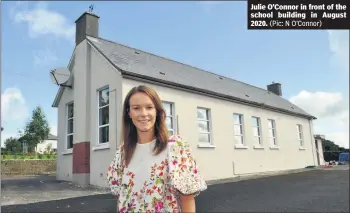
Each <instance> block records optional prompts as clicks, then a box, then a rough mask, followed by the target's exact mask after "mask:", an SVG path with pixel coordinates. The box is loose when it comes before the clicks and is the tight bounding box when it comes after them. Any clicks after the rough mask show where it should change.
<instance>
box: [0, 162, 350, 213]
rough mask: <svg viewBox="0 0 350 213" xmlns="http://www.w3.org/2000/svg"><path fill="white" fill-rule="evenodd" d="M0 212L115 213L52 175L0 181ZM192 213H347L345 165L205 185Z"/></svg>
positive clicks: (97, 192) (88, 191) (106, 199)
mask: <svg viewBox="0 0 350 213" xmlns="http://www.w3.org/2000/svg"><path fill="white" fill-rule="evenodd" d="M1 185H2V193H1V194H2V201H1V204H2V207H1V212H115V200H114V197H113V196H112V195H110V194H108V193H106V190H104V189H98V188H93V187H83V188H82V187H77V186H74V185H72V184H70V183H67V182H58V181H55V180H54V177H50V176H46V177H45V176H43V177H35V178H16V179H5V180H4V179H2V183H1ZM196 205H197V212H349V167H338V168H333V169H317V170H310V171H306V172H300V173H295V174H286V175H278V176H271V177H263V178H259V179H253V180H244V181H239V182H232V183H225V184H217V185H210V186H209V187H208V190H207V191H205V192H203V193H202V194H201V195H200V196H199V197H198V198H197V199H196Z"/></svg>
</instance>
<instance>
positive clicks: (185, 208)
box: [180, 195, 196, 212]
mask: <svg viewBox="0 0 350 213" xmlns="http://www.w3.org/2000/svg"><path fill="white" fill-rule="evenodd" d="M180 200H181V212H196V202H195V199H194V196H193V195H180Z"/></svg>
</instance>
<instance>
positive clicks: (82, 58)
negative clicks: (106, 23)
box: [57, 41, 87, 181]
mask: <svg viewBox="0 0 350 213" xmlns="http://www.w3.org/2000/svg"><path fill="white" fill-rule="evenodd" d="M86 48H87V43H86V41H83V42H81V43H80V44H78V45H77V46H76V48H75V52H74V55H73V56H72V61H71V64H70V67H69V68H70V70H71V72H72V74H73V75H74V78H73V82H74V83H73V88H72V89H70V88H68V87H66V88H65V89H64V92H63V94H62V97H61V100H60V102H59V105H58V128H57V129H58V135H57V139H58V140H57V179H58V180H66V181H72V169H73V156H72V154H73V149H67V146H66V145H67V139H66V130H67V105H68V104H69V103H72V102H74V120H73V122H74V123H73V143H77V142H83V141H87V137H86V136H87V135H86V132H87V131H86V128H85V126H86V104H85V103H84V98H85V97H86V96H87V94H86V92H85V91H86V89H85V86H86V81H84V79H86V68H87V67H86V64H87V63H86Z"/></svg>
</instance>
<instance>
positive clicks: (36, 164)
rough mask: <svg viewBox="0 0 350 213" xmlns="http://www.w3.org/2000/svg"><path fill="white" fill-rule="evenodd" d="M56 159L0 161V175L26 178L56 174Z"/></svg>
mask: <svg viewBox="0 0 350 213" xmlns="http://www.w3.org/2000/svg"><path fill="white" fill-rule="evenodd" d="M56 163H57V160H56V159H11V160H2V161H1V175H3V176H27V175H42V174H52V173H56Z"/></svg>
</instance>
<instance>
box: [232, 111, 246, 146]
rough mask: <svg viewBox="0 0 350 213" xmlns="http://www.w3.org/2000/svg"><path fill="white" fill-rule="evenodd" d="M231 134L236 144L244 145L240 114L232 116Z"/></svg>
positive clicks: (241, 116)
mask: <svg viewBox="0 0 350 213" xmlns="http://www.w3.org/2000/svg"><path fill="white" fill-rule="evenodd" d="M233 133H234V138H235V142H236V144H237V145H244V137H243V115H242V114H233Z"/></svg>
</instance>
